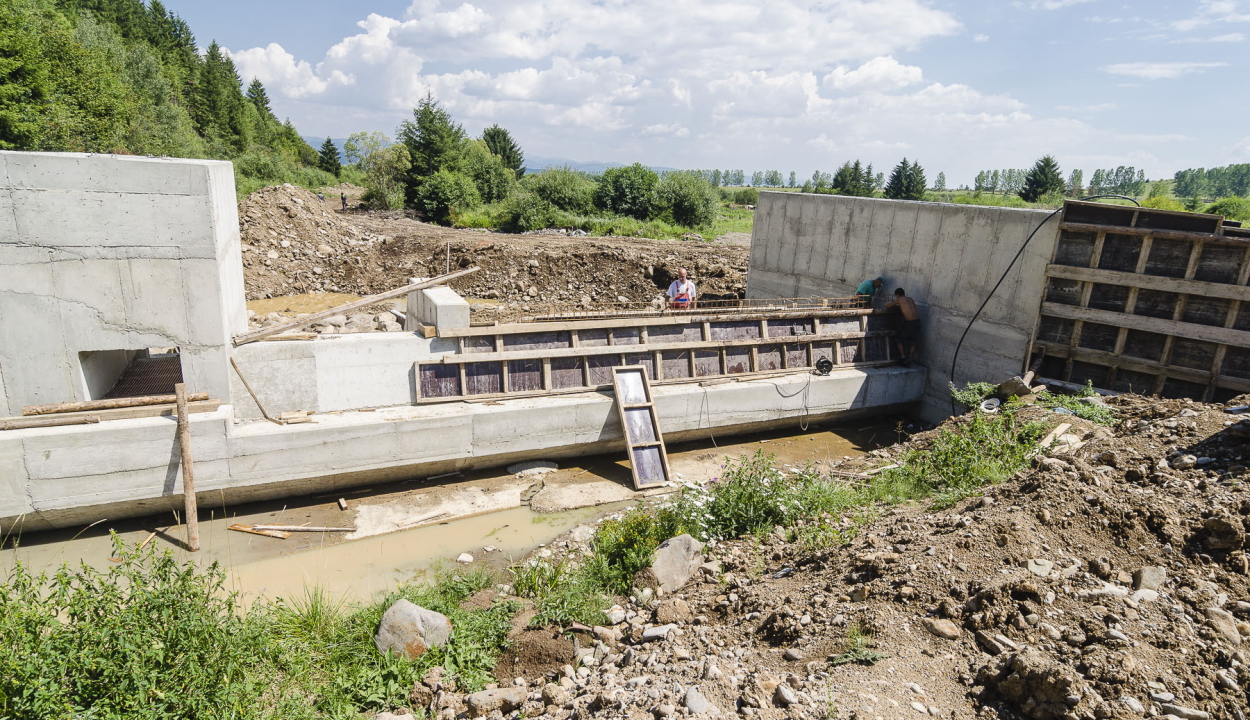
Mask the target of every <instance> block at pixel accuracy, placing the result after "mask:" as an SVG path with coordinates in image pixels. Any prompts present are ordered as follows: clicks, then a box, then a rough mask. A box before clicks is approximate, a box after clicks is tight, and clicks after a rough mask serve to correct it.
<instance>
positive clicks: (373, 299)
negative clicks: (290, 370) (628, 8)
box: [234, 267, 478, 347]
mask: <svg viewBox="0 0 1250 720" xmlns="http://www.w3.org/2000/svg"><path fill="white" fill-rule="evenodd" d="M477 271H478V268H476V267H471V268H465V269H464V270H457V271H456V272H454V273H448V274H447V275H440V276H438V277H436V278H431V279H429V280H422V281H421V282H418V283H412V284H411V285H405V286H403V287H400V288H395V289H394V290H387V291H386V292H382V293H378V294H377V295H370V296H369V297H366V298H361V299H359V300H356V301H353V302H349V303H346V304H343V305H339V306H336V307H332V308H330V309H329V310H322V311H321V312H315V313H313V314H311V315H307V316H305V317H302V318H296V319H294V320H291V321H290V322H285V323H281V324H278V325H274V326H272V327H267V328H262V329H260V330H255V331H253V332H249V333H243V334H242V335H237V336H235V338H234V344H235V347H238V346H239V345H246V344H247V343H250V342H256V341H257V340H261V339H263V338H266V337H269V336H270V335H277V334H278V333H284V332H290V331H292V330H298V329H300V328H304V327H308V326H309V325H312V324H313V323H315V322H317V321H318V320H324V319H325V318H328V317H331V316H333V315H338V314H340V313H346V312H351V311H352V310H359V309H360V308H364V307H369V306H370V305H373V304H374V303H379V302H382V301H383V300H390V299H391V298H397V297H399V296H400V295H407V294H408V293H410V292H416V291H417V290H424V289H425V288H428V287H434V286H435V285H444V284H446V283H448V282H450V281H452V280H455V279H456V278H459V277H463V276H465V275H468V274H470V273H475V272H477Z"/></svg>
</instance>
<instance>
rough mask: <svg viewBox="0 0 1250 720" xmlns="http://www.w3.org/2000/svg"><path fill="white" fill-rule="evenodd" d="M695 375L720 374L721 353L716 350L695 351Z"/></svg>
mask: <svg viewBox="0 0 1250 720" xmlns="http://www.w3.org/2000/svg"><path fill="white" fill-rule="evenodd" d="M694 374H695V377H708V376H711V375H720V353H719V352H717V351H716V350H696V351H695V353H694Z"/></svg>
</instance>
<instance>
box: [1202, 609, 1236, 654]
mask: <svg viewBox="0 0 1250 720" xmlns="http://www.w3.org/2000/svg"><path fill="white" fill-rule="evenodd" d="M1206 614H1207V624H1208V625H1210V626H1211V629H1212V630H1214V631H1215V632H1217V633H1219V635H1220V637H1222V638H1224V639H1225V640H1227V641H1228V642H1229V643H1230V644H1231V645H1233V646H1234V647H1235V646H1237V645H1240V644H1241V633H1239V632H1237V620H1236V619H1235V618H1234V617H1233V614H1232V613H1230V612H1228V611H1227V610H1221V609H1219V608H1207V609H1206Z"/></svg>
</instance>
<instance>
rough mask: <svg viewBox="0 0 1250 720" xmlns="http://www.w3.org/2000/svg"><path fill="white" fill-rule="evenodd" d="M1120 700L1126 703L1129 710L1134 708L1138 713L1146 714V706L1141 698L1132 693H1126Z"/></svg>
mask: <svg viewBox="0 0 1250 720" xmlns="http://www.w3.org/2000/svg"><path fill="white" fill-rule="evenodd" d="M1120 702H1122V703H1124V707H1126V708H1128V709H1129V710H1132V711H1133V712H1135V713H1137V714H1138V715H1145V714H1146V706H1145V705H1142V704H1141V700H1138V699H1137V698H1135V697H1133V696H1132V695H1125V696H1124V697H1121V698H1120Z"/></svg>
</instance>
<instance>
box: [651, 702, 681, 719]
mask: <svg viewBox="0 0 1250 720" xmlns="http://www.w3.org/2000/svg"><path fill="white" fill-rule="evenodd" d="M676 712H677V708H675V707H673V706H672V705H670V704H668V703H664V704H662V705H660V706H659V707H657V708H656V709H655V714H656V715H659V716H660V717H669V716H671V715H673V713H676Z"/></svg>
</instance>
